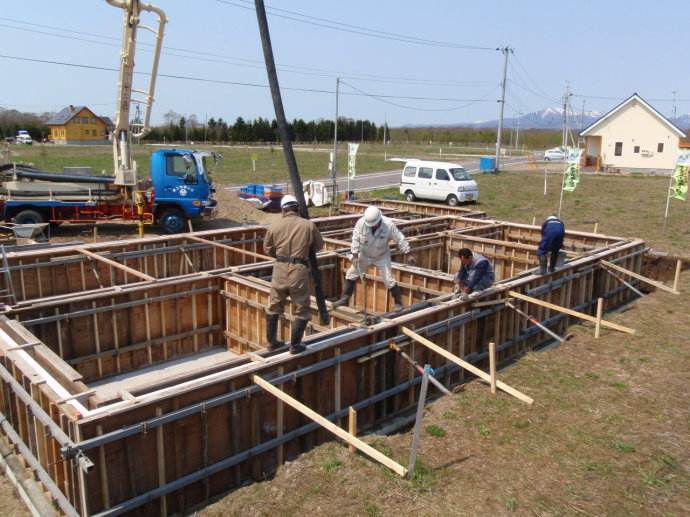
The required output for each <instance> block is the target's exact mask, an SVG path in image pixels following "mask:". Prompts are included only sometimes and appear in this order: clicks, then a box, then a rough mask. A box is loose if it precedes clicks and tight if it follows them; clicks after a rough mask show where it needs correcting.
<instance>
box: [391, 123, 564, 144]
mask: <svg viewBox="0 0 690 517" xmlns="http://www.w3.org/2000/svg"><path fill="white" fill-rule="evenodd" d="M497 134H498V131H497V130H495V129H479V128H466V127H453V128H440V127H439V128H429V127H415V128H393V129H391V141H393V142H395V143H397V144H405V143H422V144H429V143H434V144H446V145H447V144H450V143H452V144H453V145H459V146H465V147H467V146H472V145H476V146H486V145H488V146H495V145H496V135H497ZM515 138H516V135H515V130H514V129H504V130H503V137H502V142H503V145H504V146H509V145H511V143H513V142H514V140H515ZM560 144H561V131H560V130H554V129H521V130H520V135H519V146H520V147H523V146H524V147H526V148H528V149H544V148H547V147H555V146H558V145H560Z"/></svg>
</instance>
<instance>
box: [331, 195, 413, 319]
mask: <svg viewBox="0 0 690 517" xmlns="http://www.w3.org/2000/svg"><path fill="white" fill-rule="evenodd" d="M391 240H393V241H395V243H396V244H397V245H398V249H399V250H400V252H401V253H403V255H406V256H407V263H408V264H411V265H414V264H415V259H414V257H413V256H412V255H410V244H409V243H408V242H407V240H406V239H405V236H404V235H403V234H402V232H401V231H400V230H398V228H397V227H396V226H395V224H394V223H393V221H391V220H390V219H389V218H387V217H385V216H383V214H381V210H379V209H378V207H375V206H370V207H368V208H367V209H366V210H365V211H364V216H363V217H360V218H359V219H358V220H357V223H356V224H355V229H354V230H353V232H352V246H351V247H350V252H351V253H352V265H351V266H350V268H349V269H348V270H347V272H346V273H345V286H344V289H343V294H342V296H341V298H340V299H339V300H337V301H336V302H334V303H333V307H340V306H342V305H347V304H348V302H349V301H350V297H351V296H352V293H353V292H354V290H355V280H357V278H358V277H361V276H363V275H364V273H365V272H366V270H367V268H369V266H376V267H377V268H378V270H379V272H380V273H381V275H382V276H383V283H384V285H385V286H386V289H389V290H390V292H391V295H392V296H393V300H394V301H395V306H394V307H393V310H394V311H400V310H401V309H402V308H403V303H402V293H401V292H400V286H399V285H397V284H396V283H395V279H394V278H393V270H392V268H391V250H390V247H389V242H390V241H391Z"/></svg>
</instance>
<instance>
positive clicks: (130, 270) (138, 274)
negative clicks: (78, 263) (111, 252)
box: [76, 248, 155, 281]
mask: <svg viewBox="0 0 690 517" xmlns="http://www.w3.org/2000/svg"><path fill="white" fill-rule="evenodd" d="M76 251H78V252H79V253H81V254H82V255H86V256H87V257H89V258H91V259H95V260H99V261H101V262H103V263H104V264H108V265H110V266H112V267H114V268H116V269H119V270H120V271H124V272H125V273H129V274H130V275H132V276H135V277H137V278H141V279H142V280H149V281H150V280H155V278H154V277H152V276H149V275H147V274H145V273H142V272H141V271H137V270H136V269H134V268H131V267H129V266H125V265H124V264H120V263H119V262H116V261H114V260H111V259H109V258H105V257H103V256H102V255H98V254H97V253H93V252H91V251H89V250H87V249H84V248H77V249H76Z"/></svg>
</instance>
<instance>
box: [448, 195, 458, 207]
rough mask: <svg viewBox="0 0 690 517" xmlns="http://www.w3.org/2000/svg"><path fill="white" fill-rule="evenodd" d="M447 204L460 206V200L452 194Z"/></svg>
mask: <svg viewBox="0 0 690 517" xmlns="http://www.w3.org/2000/svg"><path fill="white" fill-rule="evenodd" d="M446 203H448V206H458V198H457V197H455V196H454V195H453V194H451V195H450V196H448V199H446Z"/></svg>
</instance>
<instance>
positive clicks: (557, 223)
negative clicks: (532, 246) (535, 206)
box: [537, 215, 565, 275]
mask: <svg viewBox="0 0 690 517" xmlns="http://www.w3.org/2000/svg"><path fill="white" fill-rule="evenodd" d="M563 237H565V225H564V224H563V221H561V220H560V219H559V218H558V217H556V216H555V215H550V216H549V217H547V218H546V221H544V224H542V225H541V241H540V242H539V249H538V250H537V256H538V257H539V274H540V275H545V274H546V264H547V261H548V258H549V257H548V254H551V262H550V264H549V273H553V272H554V271H556V263H557V262H558V255H559V253H560V251H561V248H562V247H563Z"/></svg>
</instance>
